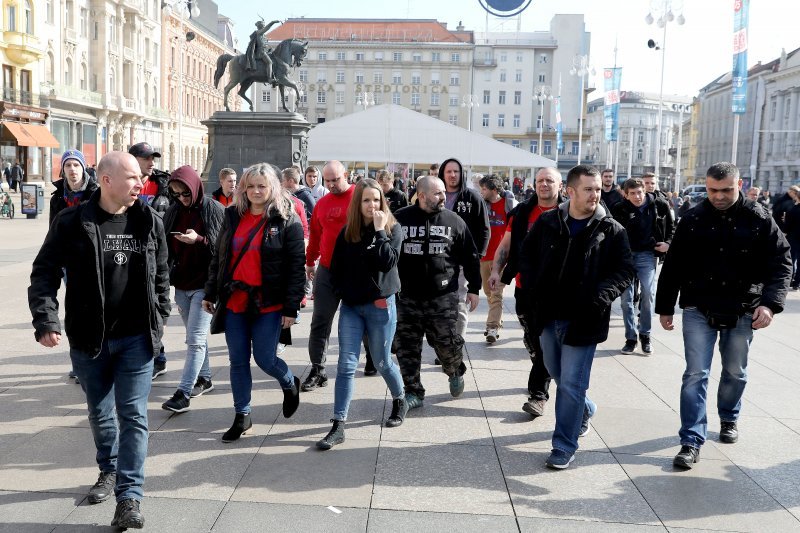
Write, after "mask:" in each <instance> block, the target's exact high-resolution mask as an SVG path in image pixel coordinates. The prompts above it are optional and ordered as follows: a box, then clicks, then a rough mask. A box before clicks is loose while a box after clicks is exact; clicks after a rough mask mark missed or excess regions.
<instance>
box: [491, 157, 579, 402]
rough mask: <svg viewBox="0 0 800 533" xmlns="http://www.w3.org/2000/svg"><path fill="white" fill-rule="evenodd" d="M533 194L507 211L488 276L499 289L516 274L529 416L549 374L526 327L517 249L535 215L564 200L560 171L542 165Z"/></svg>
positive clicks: (541, 398) (536, 340) (541, 396)
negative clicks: (525, 353) (527, 369)
mask: <svg viewBox="0 0 800 533" xmlns="http://www.w3.org/2000/svg"><path fill="white" fill-rule="evenodd" d="M535 185H536V193H535V194H533V195H532V196H531V197H530V198H529V199H527V200H525V201H524V202H522V203H521V204H519V205H518V206H517V207H516V208H514V210H513V211H512V212H511V213H510V214H509V217H508V224H507V225H506V233H505V235H504V236H503V239H502V240H501V241H500V244H499V245H498V246H497V250H496V251H495V256H494V262H493V264H492V275H491V276H490V277H489V287H490V288H492V289H495V288H502V287H504V286H505V285H506V284H508V283H510V282H511V280H512V279H514V278H515V277H516V288H515V290H514V298H515V300H516V312H517V318H518V319H519V323H520V326H522V335H523V336H522V340H523V342H524V343H525V348H527V350H528V353H529V354H530V356H531V371H530V374H529V375H528V394H529V397H528V401H526V402H525V403H524V404H523V405H522V410H523V411H525V412H526V413H528V414H529V415H531V416H533V417H538V416H542V415H543V414H544V406H545V403H546V402H547V400H548V399H550V394H549V392H548V390H549V389H550V381H551V378H550V374H549V373H548V372H547V368H545V366H544V358H543V356H542V346H541V344H540V343H539V337H538V336H536V335H533V334H532V333H531V330H530V319H529V311H528V310H527V303H526V302H527V301H528V298H527V297H526V296H525V291H524V288H523V287H522V283H521V282H520V276H519V267H518V260H519V251H520V249H521V248H522V241H523V240H525V236H526V235H527V234H528V232H529V231H530V230H531V228H532V227H533V225H534V223H535V222H536V220H537V219H538V218H539V216H540V215H541V214H542V213H544V212H545V211H549V210H551V209H555V208H556V207H558V204H559V203H561V202H562V201H564V198H563V197H562V196H561V194H560V191H561V187H562V182H561V174H560V173H559V172H558V169H555V168H543V169H540V170H539V172H537V173H536V178H535Z"/></svg>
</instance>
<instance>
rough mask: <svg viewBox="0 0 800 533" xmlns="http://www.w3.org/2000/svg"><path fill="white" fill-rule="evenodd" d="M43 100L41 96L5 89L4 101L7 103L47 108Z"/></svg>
mask: <svg viewBox="0 0 800 533" xmlns="http://www.w3.org/2000/svg"><path fill="white" fill-rule="evenodd" d="M42 100H43V97H42V96H41V95H39V94H36V93H33V92H30V91H18V90H16V89H9V88H7V87H4V88H3V101H4V102H7V103H13V104H22V105H30V106H36V107H45V106H46V102H42Z"/></svg>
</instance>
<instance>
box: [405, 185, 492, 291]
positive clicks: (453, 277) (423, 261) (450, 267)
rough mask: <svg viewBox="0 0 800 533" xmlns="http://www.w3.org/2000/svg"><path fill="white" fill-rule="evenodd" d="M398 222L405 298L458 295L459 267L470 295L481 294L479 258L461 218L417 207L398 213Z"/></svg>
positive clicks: (444, 211) (445, 211)
mask: <svg viewBox="0 0 800 533" xmlns="http://www.w3.org/2000/svg"><path fill="white" fill-rule="evenodd" d="M481 201H482V200H481ZM395 218H396V219H397V222H398V223H399V224H400V226H401V228H402V237H403V244H402V246H401V247H400V261H399V263H398V270H399V273H400V284H401V289H400V291H401V293H402V295H403V296H404V297H410V298H417V299H420V298H422V299H427V298H435V297H437V296H441V295H443V294H447V293H451V292H455V291H456V290H458V274H459V267H462V268H463V269H464V277H466V278H467V283H468V288H467V290H468V292H470V293H472V294H478V291H479V290H480V288H481V273H480V264H479V262H478V254H477V252H476V250H475V243H474V242H473V240H472V236H471V235H470V234H469V229H468V228H467V226H466V224H465V223H464V221H463V220H462V219H461V218H460V217H459V216H457V215H456V214H455V213H454V212H452V211H450V210H448V209H443V210H442V211H439V212H438V213H428V212H426V211H424V210H423V209H422V208H421V207H419V205H418V204H415V205H411V206H408V207H404V208H403V209H400V210H399V211H397V213H395Z"/></svg>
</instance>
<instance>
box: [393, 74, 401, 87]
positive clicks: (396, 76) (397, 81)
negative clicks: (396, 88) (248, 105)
mask: <svg viewBox="0 0 800 533" xmlns="http://www.w3.org/2000/svg"><path fill="white" fill-rule="evenodd" d="M392 83H394V84H395V85H400V84H402V83H403V75H402V74H401V73H400V72H392Z"/></svg>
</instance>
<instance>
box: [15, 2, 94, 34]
mask: <svg viewBox="0 0 800 533" xmlns="http://www.w3.org/2000/svg"><path fill="white" fill-rule="evenodd" d="M85 11H86V10H85V9H81V13H83V12H85ZM25 33H27V34H29V35H33V7H32V6H31V0H25ZM81 35H82V36H83V37H86V32H85V31H83V27H81Z"/></svg>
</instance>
